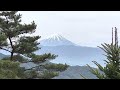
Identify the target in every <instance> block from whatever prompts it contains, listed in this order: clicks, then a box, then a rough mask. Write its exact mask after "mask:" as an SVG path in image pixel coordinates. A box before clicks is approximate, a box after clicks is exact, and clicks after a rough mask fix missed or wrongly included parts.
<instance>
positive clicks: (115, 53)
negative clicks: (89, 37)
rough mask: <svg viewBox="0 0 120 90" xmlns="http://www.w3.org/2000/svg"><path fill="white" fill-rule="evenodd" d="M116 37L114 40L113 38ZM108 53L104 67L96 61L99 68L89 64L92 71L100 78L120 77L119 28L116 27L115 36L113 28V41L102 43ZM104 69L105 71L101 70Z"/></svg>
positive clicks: (103, 48)
mask: <svg viewBox="0 0 120 90" xmlns="http://www.w3.org/2000/svg"><path fill="white" fill-rule="evenodd" d="M113 39H114V40H113ZM100 48H101V49H102V50H103V51H104V52H105V53H106V54H105V56H106V59H107V60H105V62H106V66H105V67H103V66H101V65H100V64H98V63H97V62H96V61H93V62H94V64H96V65H97V66H98V69H93V68H91V67H90V66H89V65H88V67H89V68H90V71H91V72H92V73H93V74H94V75H96V76H97V77H98V78H99V79H120V46H119V45H118V36H117V28H116V27H115V36H114V37H113V28H112V43H111V44H106V43H104V44H102V47H100ZM99 70H100V71H102V72H103V73H100V72H99Z"/></svg>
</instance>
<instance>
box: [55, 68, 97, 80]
mask: <svg viewBox="0 0 120 90" xmlns="http://www.w3.org/2000/svg"><path fill="white" fill-rule="evenodd" d="M81 75H82V76H84V77H85V78H86V79H98V78H97V77H96V76H95V75H94V74H92V73H91V72H90V68H89V67H87V66H70V67H68V68H67V70H65V71H63V72H60V73H59V76H56V77H54V78H53V79H83V77H82V76H81Z"/></svg>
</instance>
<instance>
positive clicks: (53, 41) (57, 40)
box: [40, 34, 76, 46]
mask: <svg viewBox="0 0 120 90" xmlns="http://www.w3.org/2000/svg"><path fill="white" fill-rule="evenodd" d="M40 44H41V45H42V46H63V45H65V46H71V45H76V44H74V43H73V42H71V41H69V40H67V39H66V38H64V37H63V36H62V35H60V34H53V35H51V36H49V37H47V38H46V39H43V40H41V41H40Z"/></svg>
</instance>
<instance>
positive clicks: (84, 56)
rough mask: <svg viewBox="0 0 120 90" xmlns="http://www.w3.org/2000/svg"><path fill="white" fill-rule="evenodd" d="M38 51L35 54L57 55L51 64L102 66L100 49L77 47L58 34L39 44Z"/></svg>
mask: <svg viewBox="0 0 120 90" xmlns="http://www.w3.org/2000/svg"><path fill="white" fill-rule="evenodd" d="M39 47H41V49H40V50H38V51H36V54H44V53H52V54H56V55H58V57H57V58H56V59H55V60H53V61H52V62H53V63H63V64H64V63H67V64H69V65H72V66H75V65H81V66H83V65H86V64H91V65H94V64H93V63H92V61H98V63H99V62H100V64H101V63H102V64H103V60H104V59H105V58H104V56H103V54H104V52H103V51H102V50H101V49H100V48H93V47H86V46H78V45H76V44H75V43H73V42H71V41H69V40H67V39H66V38H64V37H62V36H61V35H59V34H55V35H52V36H50V37H48V38H46V39H44V40H42V41H41V42H40V45H39Z"/></svg>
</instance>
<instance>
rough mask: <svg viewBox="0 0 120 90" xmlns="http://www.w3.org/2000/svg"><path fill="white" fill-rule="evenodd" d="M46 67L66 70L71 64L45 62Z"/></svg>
mask: <svg viewBox="0 0 120 90" xmlns="http://www.w3.org/2000/svg"><path fill="white" fill-rule="evenodd" d="M44 67H45V68H46V69H47V70H55V71H64V70H66V69H67V68H68V67H69V65H67V64H65V65H64V64H45V65H44Z"/></svg>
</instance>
